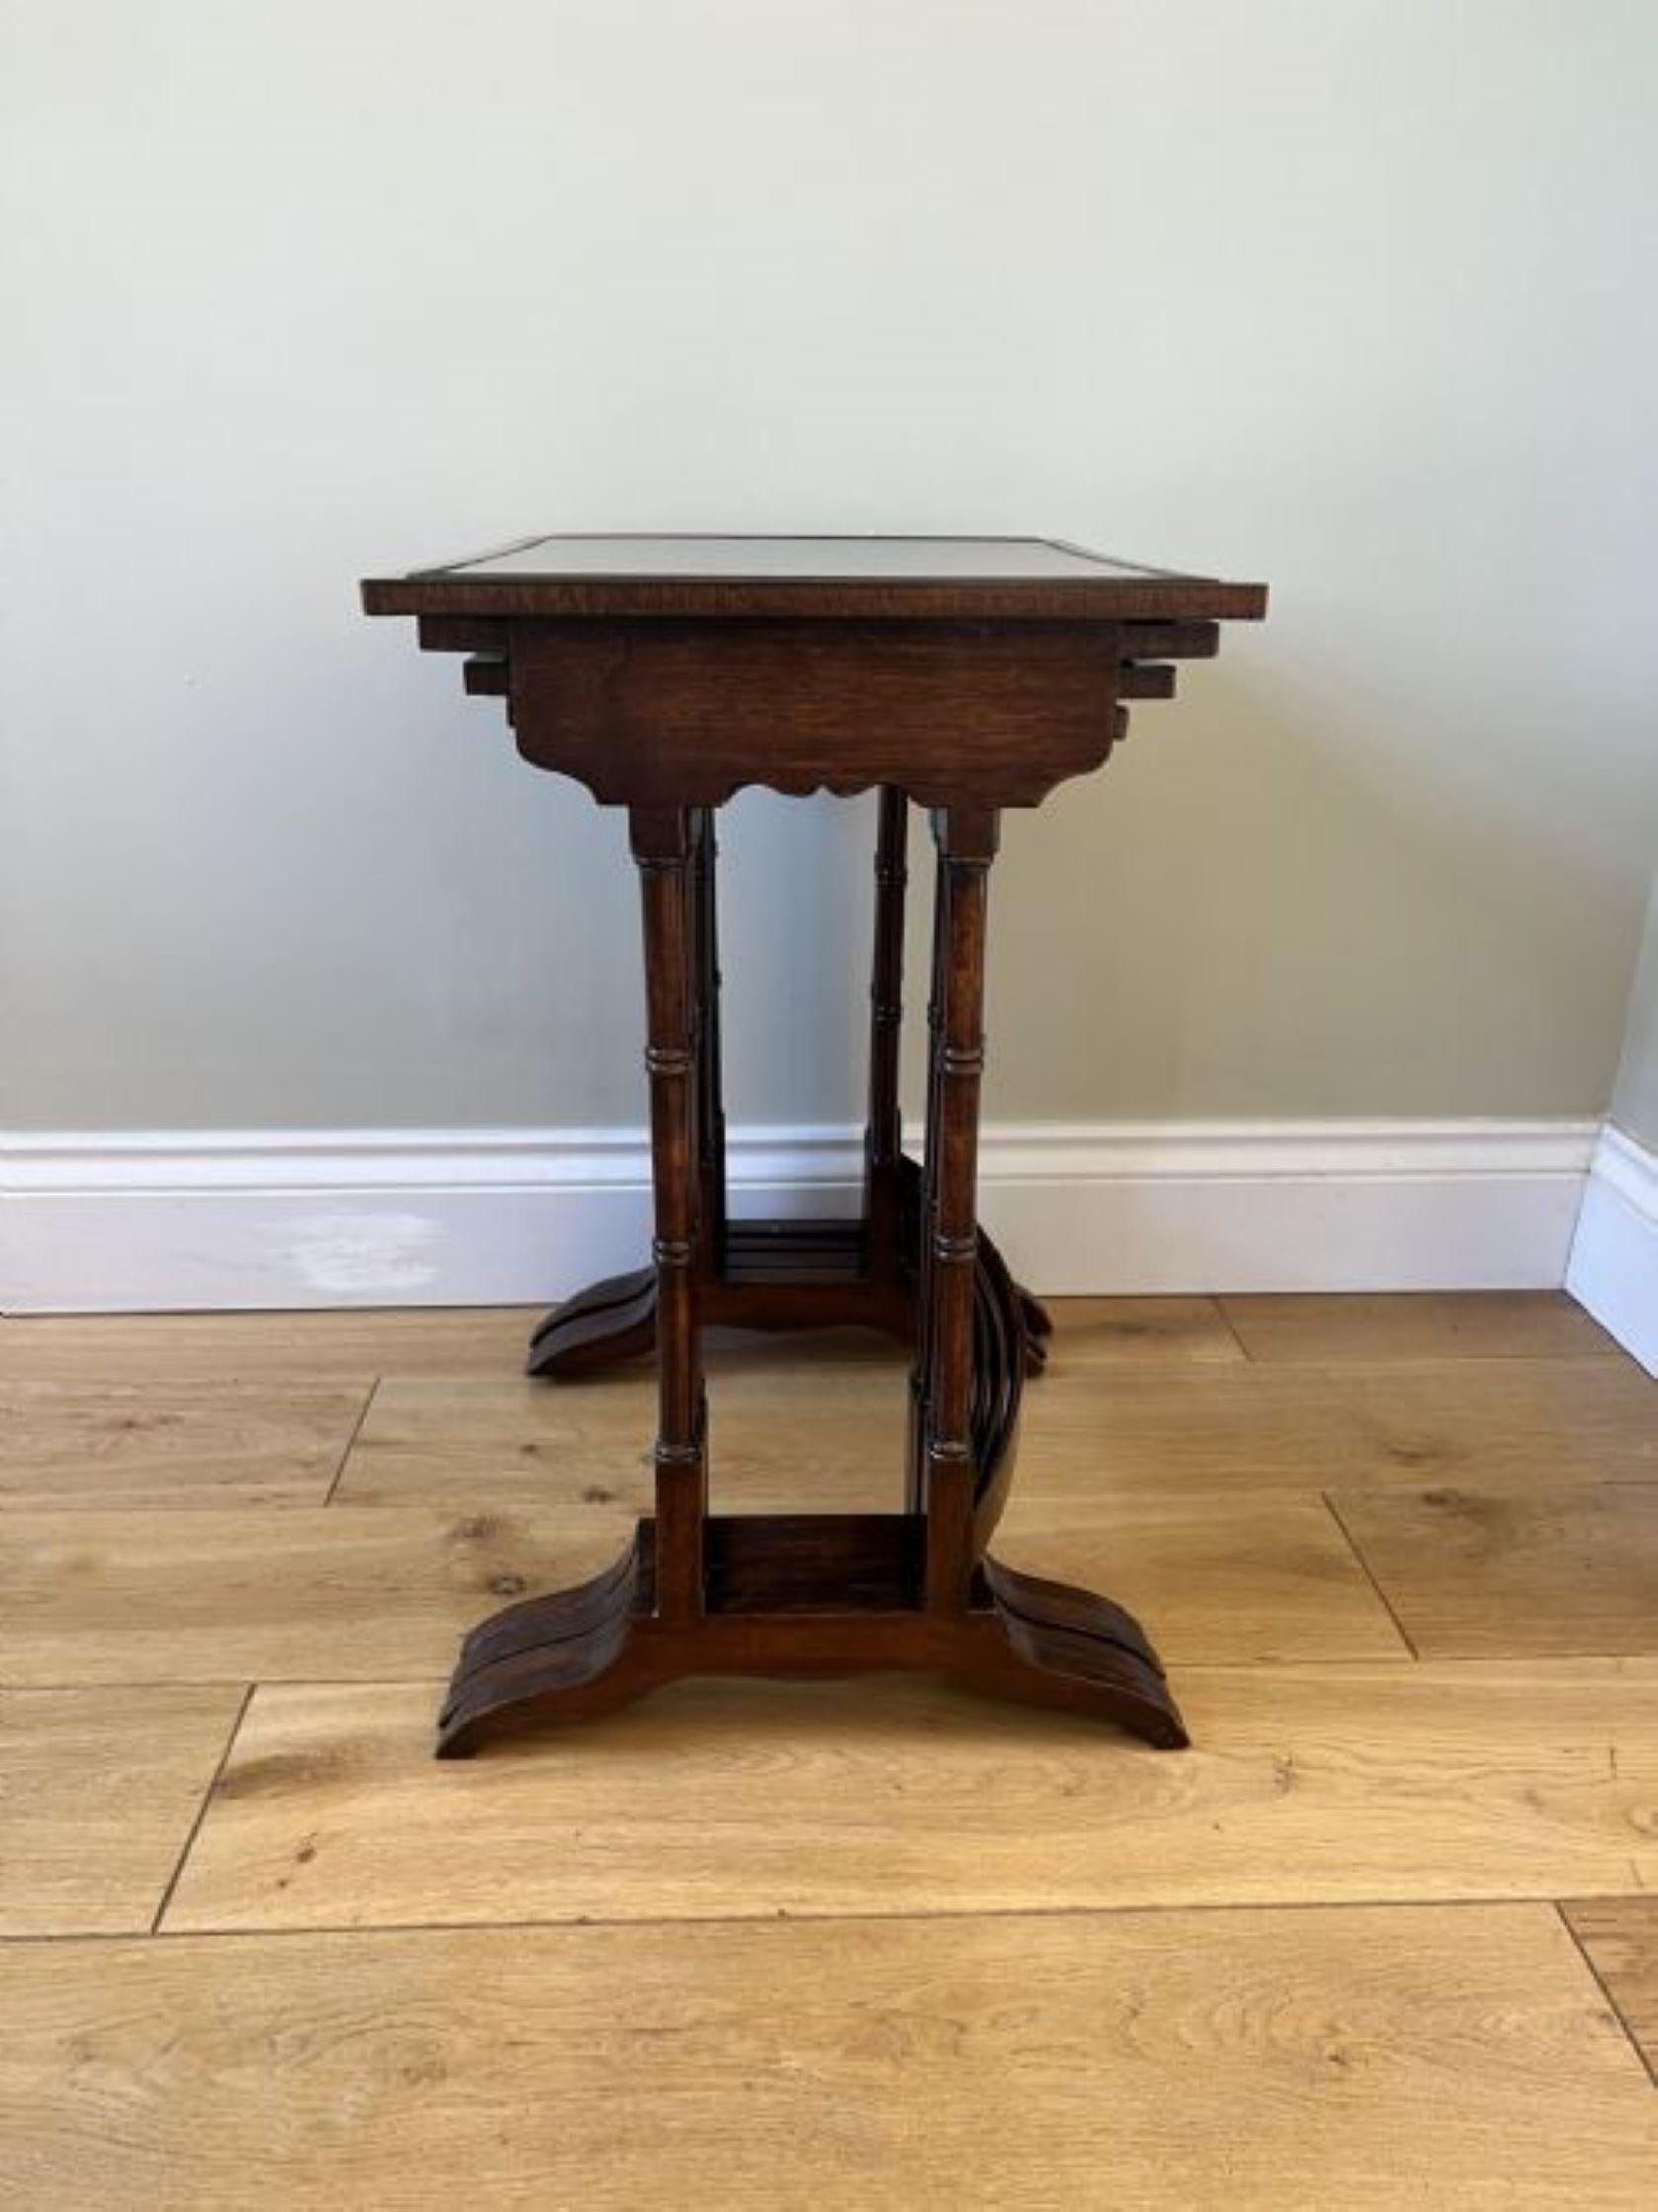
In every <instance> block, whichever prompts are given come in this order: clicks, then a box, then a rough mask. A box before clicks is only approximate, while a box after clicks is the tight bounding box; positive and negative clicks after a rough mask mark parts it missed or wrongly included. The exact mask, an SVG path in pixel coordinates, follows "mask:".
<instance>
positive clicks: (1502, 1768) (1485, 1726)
mask: <svg viewBox="0 0 1658 2212" xmlns="http://www.w3.org/2000/svg"><path fill="white" fill-rule="evenodd" d="M437 1687H438V1686H437V1685H436V1684H432V1685H430V1686H425V1687H423V1686H420V1685H410V1684H400V1685H388V1686H367V1685H354V1686H308V1685H287V1686H283V1685H276V1686H274V1687H268V1688H261V1689H260V1690H259V1691H257V1692H256V1694H255V1696H254V1699H253V1702H252V1704H251V1706H250V1708H249V1712H248V1716H247V1718H246V1720H245V1721H244V1723H243V1726H242V1728H241V1730H240V1731H239V1733H238V1736H237V1741H236V1748H235V1752H234V1755H233V1757H232V1759H231V1761H230V1764H229V1766H228V1768H227V1770H226V1772H225V1774H224V1776H223V1778H222V1779H221V1781H220V1783H219V1786H218V1787H217V1789H216V1790H215V1791H214V1794H213V1798H212V1801H211V1803H210V1804H209V1806H208V1809H207V1813H206V1816H205V1818H204V1820H203V1822H202V1825H201V1828H200V1830H199V1832H198V1834H197V1839H196V1842H195V1845H194V1847H193V1849H192V1851H191V1854H190V1857H189V1859H188V1860H187V1862H186V1865H185V1868H184V1871H183V1873H182V1875H181V1877H180V1881H179V1885H178V1888H177V1889H176V1891H175V1893H174V1896H173V1900H172V1904H171V1906H170V1908H169V1912H168V1916H167V1922H166V1925H167V1926H168V1927H169V1928H172V1929H176V1930H186V1929H195V1930H204V1929H283V1928H318V1927H323V1928H352V1927H371V1926H373V1925H375V1924H376V1923H378V1924H381V1925H387V1924H391V1925H411V1924H418V1923H421V1922H426V1921H438V1922H443V1923H446V1924H448V1923H477V1922H488V1921H491V1920H498V1919H500V1918H502V1917H503V1914H504V1913H508V1912H510V1913H511V1915H512V1916H513V1918H516V1919H522V1920H526V1921H543V1920H545V1921H568V1920H581V1919H584V1918H600V1919H620V1920H630V1919H662V1918H665V1917H666V1918H671V1919H686V1918H699V1917H709V1916H736V1917H739V1918H746V1917H755V1918H761V1919H764V1918H767V1917H770V1916H772V1915H775V1914H777V1913H805V1914H814V1915H816V1914H838V1913H868V1912H901V1913H909V1912H996V1911H1004V1910H1012V1909H1019V1910H1026V1911H1030V1910H1054V1909H1057V1908H1115V1907H1126V1906H1153V1905H1158V1906H1180V1905H1196V1904H1208V1905H1219V1904H1225V1905H1262V1904H1276V1903H1283V1902H1286V1901H1294V1902H1309V1901H1310V1902H1322V1903H1352V1902H1358V1901H1370V1900H1386V1899H1396V1900H1400V1901H1403V1900H1411V1899H1418V1900H1420V1899H1458V1898H1463V1899H1483V1900H1493V1899H1500V1898H1505V1897H1510V1898H1512V1897H1539V1896H1543V1897H1547V1896H1593V1895H1605V1894H1608V1893H1613V1892H1619V1893H1620V1892H1626V1891H1629V1890H1631V1889H1638V1888H1639V1887H1640V1886H1641V1885H1642V1883H1643V1882H1648V1881H1650V1882H1654V1883H1658V1841H1655V1839H1654V1836H1653V1831H1652V1824H1651V1805H1652V1800H1653V1791H1654V1788H1655V1786H1658V1663H1654V1662H1651V1661H1644V1660H1608V1661H1602V1662H1588V1661H1574V1660H1558V1661H1554V1662H1552V1663H1551V1664H1549V1665H1548V1666H1545V1667H1544V1666H1536V1665H1518V1664H1504V1665H1500V1666H1499V1665H1495V1664H1492V1665H1485V1664H1477V1663H1476V1664H1461V1665H1459V1664H1448V1663H1444V1662H1429V1663H1423V1664H1420V1665H1410V1664H1388V1663H1383V1662H1378V1663H1375V1664H1367V1663H1351V1664H1345V1665H1343V1664H1335V1663H1331V1664H1325V1665H1321V1666H1296V1667H1277V1668H1238V1669H1224V1668H1221V1669H1207V1668H1192V1667H1188V1668H1186V1669H1184V1670H1182V1672H1181V1675H1180V1685H1179V1687H1180V1696H1181V1701H1182V1703H1183V1705H1184V1707H1185V1709H1186V1712H1187V1716H1188V1718H1189V1720H1190V1721H1191V1724H1192V1728H1193V1733H1194V1736H1195V1739H1196V1745H1197V1748H1196V1749H1195V1750H1194V1751H1191V1752H1186V1753H1178V1754H1166V1753H1159V1752H1155V1751H1151V1750H1148V1749H1146V1748H1145V1746H1143V1745H1140V1744H1138V1743H1135V1742H1133V1741H1132V1740H1129V1739H1127V1738H1125V1737H1122V1736H1120V1735H1117V1734H1115V1733H1112V1732H1110V1731H1107V1730H1104V1729H1102V1728H1101V1727H1099V1726H1098V1725H1097V1724H1094V1723H1090V1722H1087V1721H1083V1720H1079V1719H1076V1718H1073V1717H1071V1716H1068V1715H1064V1714H1054V1713H1044V1712H1039V1711H1033V1710H1031V1709H1026V1708H1015V1707H1009V1706H1004V1705H1001V1704H998V1703H994V1702H990V1701H984V1700H979V1699H971V1698H969V1697H968V1696H966V1695H964V1694H960V1693H957V1692H954V1691H952V1690H950V1689H949V1688H947V1687H946V1686H943V1685H935V1684H932V1683H930V1682H926V1681H924V1680H921V1679H919V1678H916V1677H897V1678H887V1679H885V1680H882V1679H878V1678H873V1677H872V1678H869V1679H868V1680H866V1681H865V1682H863V1683H862V1684H860V1686H859V1687H858V1689H857V1692H856V1694H855V1695H848V1692H847V1689H846V1687H845V1686H844V1685H843V1684H835V1683H828V1684H812V1683H798V1682H792V1683H767V1682H757V1681H726V1682H704V1683H687V1684H678V1685H675V1686H673V1687H672V1688H671V1689H668V1690H665V1691H663V1692H661V1693H659V1694H658V1695H657V1696H656V1697H655V1698H653V1699H647V1700H645V1701H644V1702H643V1703H641V1704H639V1705H636V1706H633V1707H631V1708H629V1709H628V1710H625V1711H623V1712H619V1713H615V1714H612V1715H610V1716H608V1717H606V1718H604V1719H601V1720H592V1721H589V1722H586V1723H584V1724H583V1726H582V1728H581V1729H580V1731H572V1732H571V1733H570V1734H569V1735H567V1736H560V1735H559V1734H557V1733H556V1732H548V1733H544V1734H542V1735H541V1736H539V1737H532V1738H523V1739H519V1740H517V1741H515V1742H513V1743H509V1744H504V1745H501V1746H498V1747H496V1748H495V1749H493V1750H491V1751H490V1752H488V1753H486V1754H485V1755H484V1756H482V1757H480V1758H478V1759H476V1760H473V1761H470V1762H462V1763H453V1764H449V1765H437V1766H434V1764H433V1763H432V1760H431V1747H432V1737H433V1717H434V1703H435V1699H436V1696H437Z"/></svg>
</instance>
